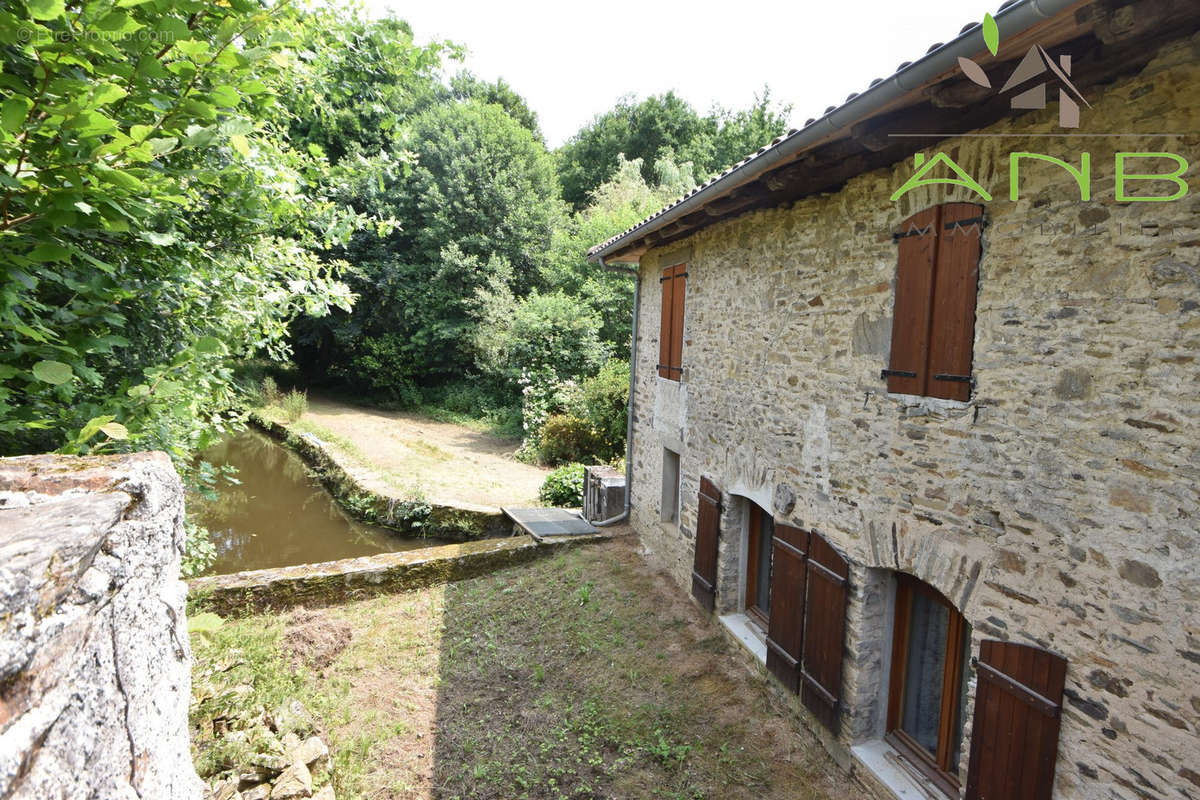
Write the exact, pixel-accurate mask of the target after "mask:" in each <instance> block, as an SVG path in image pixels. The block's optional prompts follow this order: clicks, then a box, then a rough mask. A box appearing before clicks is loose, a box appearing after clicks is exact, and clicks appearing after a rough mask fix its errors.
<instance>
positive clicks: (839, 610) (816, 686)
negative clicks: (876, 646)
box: [800, 533, 850, 735]
mask: <svg viewBox="0 0 1200 800" xmlns="http://www.w3.org/2000/svg"><path fill="white" fill-rule="evenodd" d="M849 577H850V565H849V564H847V563H846V560H845V559H843V558H842V557H841V556H840V555H838V552H837V551H836V550H834V549H833V547H832V546H830V544H829V542H827V541H825V539H823V538H822V537H821V536H820V535H819V534H816V533H813V534H811V535H810V536H809V551H808V569H807V570H806V573H805V583H806V586H805V589H806V600H805V604H804V646H803V650H802V653H801V657H800V684H801V688H800V700H801V702H803V703H804V705H805V707H806V708H808V710H809V711H811V712H812V713H813V716H815V717H816V718H817V719H819V720H820V721H821V723H822V724H823V725H824V726H825V727H826V728H828V729H829V730H831V731H833V733H834V734H835V735H836V734H837V733H838V730H839V727H840V722H839V720H840V718H841V717H840V714H839V713H838V712H839V711H840V707H841V697H842V651H843V647H844V643H845V634H846V581H847V579H848V578H849Z"/></svg>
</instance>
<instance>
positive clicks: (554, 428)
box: [538, 414, 600, 464]
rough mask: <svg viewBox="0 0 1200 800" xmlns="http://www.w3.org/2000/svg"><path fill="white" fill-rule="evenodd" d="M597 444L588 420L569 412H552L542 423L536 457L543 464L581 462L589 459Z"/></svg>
mask: <svg viewBox="0 0 1200 800" xmlns="http://www.w3.org/2000/svg"><path fill="white" fill-rule="evenodd" d="M599 446H600V440H599V437H597V436H596V430H595V429H594V428H593V427H592V425H591V423H590V422H588V421H587V420H585V419H580V418H579V417H574V416H571V415H569V414H554V415H553V416H551V417H550V418H548V419H547V420H546V422H545V424H544V425H542V431H541V436H540V437H539V442H538V457H539V459H540V460H541V461H542V463H544V464H564V463H569V462H583V461H587V460H589V459H591V458H592V457H593V456H594V454H595V453H596V451H597V450H598V449H599Z"/></svg>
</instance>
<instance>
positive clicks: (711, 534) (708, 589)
mask: <svg viewBox="0 0 1200 800" xmlns="http://www.w3.org/2000/svg"><path fill="white" fill-rule="evenodd" d="M720 532H721V490H720V489H718V488H717V487H716V485H715V484H714V483H713V482H712V481H710V480H709V479H708V478H701V479H700V503H699V510H698V511H697V514H696V555H695V560H694V561H693V562H692V594H693V595H695V596H696V599H697V600H699V601H700V605H702V606H704V607H705V608H707V609H708V610H709V611H712V610H713V609H715V608H716V601H717V589H716V586H717V539H718V537H719V534H720Z"/></svg>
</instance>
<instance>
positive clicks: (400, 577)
mask: <svg viewBox="0 0 1200 800" xmlns="http://www.w3.org/2000/svg"><path fill="white" fill-rule="evenodd" d="M548 547H549V546H548V545H539V544H538V543H537V542H535V541H534V540H533V539H532V538H531V537H529V536H514V537H509V538H507V539H490V540H487V541H480V542H464V543H462V544H448V545H442V546H440V547H426V548H423V549H421V550H406V551H403V552H399V553H380V554H378V555H373V556H361V557H359V558H343V559H339V560H337V561H326V562H324V563H321V564H299V565H297V566H294V567H279V568H276V569H256V570H247V571H245V572H235V573H232V574H229V575H213V576H210V577H205V578H194V579H192V580H191V581H190V582H189V584H188V586H189V594H190V596H191V600H192V602H193V604H194V605H195V606H196V607H199V608H204V609H206V610H210V611H214V612H216V613H218V614H220V615H222V616H236V615H239V614H247V613H253V612H258V611H263V610H265V609H283V608H291V607H293V606H298V605H303V606H306V607H308V608H316V607H319V606H326V605H331V604H336V603H348V602H352V601H354V600H362V599H364V598H367V597H372V596H374V595H377V594H385V593H389V592H401V591H407V590H410V589H419V588H421V587H424V586H432V585H434V584H437V583H446V582H448V581H457V580H463V579H464V578H471V577H474V576H476V575H482V574H484V573H487V572H492V571H494V570H497V569H501V568H503V567H506V566H509V565H511V564H519V563H521V562H524V561H528V560H530V559H532V558H535V557H536V556H537V555H539V553H543V552H546V550H547V549H548Z"/></svg>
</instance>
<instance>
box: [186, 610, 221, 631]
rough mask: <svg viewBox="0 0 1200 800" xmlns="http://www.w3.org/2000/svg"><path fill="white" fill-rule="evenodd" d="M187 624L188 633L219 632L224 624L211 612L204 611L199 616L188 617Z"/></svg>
mask: <svg viewBox="0 0 1200 800" xmlns="http://www.w3.org/2000/svg"><path fill="white" fill-rule="evenodd" d="M187 624H188V633H201V634H204V633H214V632H216V631H219V630H221V627H222V626H223V625H224V624H225V620H223V619H221V618H220V617H218V616H217V615H216V614H214V613H212V612H211V611H204V612H201V613H199V614H192V615H190V616H189V617H188V621H187Z"/></svg>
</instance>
